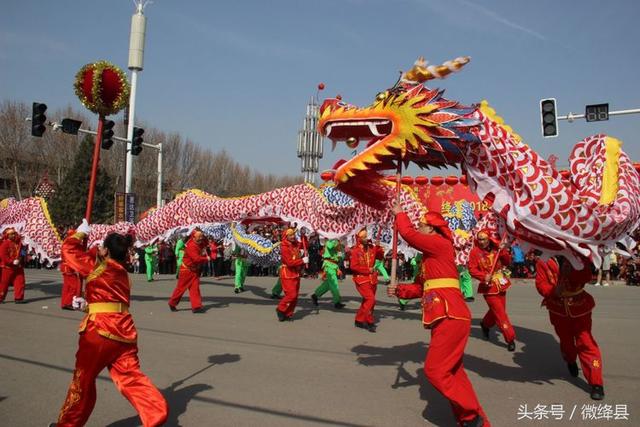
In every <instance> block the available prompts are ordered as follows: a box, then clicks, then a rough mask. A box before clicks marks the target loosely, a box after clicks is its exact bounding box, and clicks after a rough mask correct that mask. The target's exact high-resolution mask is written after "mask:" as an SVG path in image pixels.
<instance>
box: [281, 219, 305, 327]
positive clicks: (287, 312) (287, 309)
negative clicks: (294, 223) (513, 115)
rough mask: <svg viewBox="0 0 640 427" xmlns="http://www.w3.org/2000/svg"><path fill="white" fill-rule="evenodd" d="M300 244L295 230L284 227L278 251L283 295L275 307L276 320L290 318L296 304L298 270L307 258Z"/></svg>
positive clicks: (298, 285)
mask: <svg viewBox="0 0 640 427" xmlns="http://www.w3.org/2000/svg"><path fill="white" fill-rule="evenodd" d="M301 252H302V245H301V244H300V242H298V240H296V230H295V229H294V228H286V229H284V231H283V232H282V243H281V246H280V253H281V256H282V267H281V268H280V282H281V283H282V290H283V291H284V297H283V298H282V299H281V300H280V303H279V304H278V307H277V308H276V314H277V315H278V320H279V321H281V322H284V321H285V320H292V317H293V312H294V310H295V309H296V304H298V292H299V291H300V271H301V270H302V268H303V267H304V265H305V264H307V263H308V262H309V258H308V257H306V256H302V255H301Z"/></svg>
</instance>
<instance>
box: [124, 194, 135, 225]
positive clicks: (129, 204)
mask: <svg viewBox="0 0 640 427" xmlns="http://www.w3.org/2000/svg"><path fill="white" fill-rule="evenodd" d="M124 219H125V221H127V222H131V223H133V222H135V220H136V194H135V193H125V215H124Z"/></svg>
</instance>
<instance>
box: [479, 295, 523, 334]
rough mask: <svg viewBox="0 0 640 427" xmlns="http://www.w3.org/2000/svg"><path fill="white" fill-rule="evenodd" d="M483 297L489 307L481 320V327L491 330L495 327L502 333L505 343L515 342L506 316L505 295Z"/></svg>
mask: <svg viewBox="0 0 640 427" xmlns="http://www.w3.org/2000/svg"><path fill="white" fill-rule="evenodd" d="M483 296H484V300H485V301H486V302H487V305H488V306H489V311H487V314H485V315H484V318H483V319H482V326H484V327H485V328H492V327H494V326H496V325H497V326H498V328H500V330H501V331H502V335H503V336H504V340H505V341H506V342H508V343H509V342H512V341H515V339H516V331H514V330H513V325H511V321H510V320H509V315H507V293H506V292H500V293H499V294H497V295H483Z"/></svg>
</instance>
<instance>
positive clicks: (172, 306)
mask: <svg viewBox="0 0 640 427" xmlns="http://www.w3.org/2000/svg"><path fill="white" fill-rule="evenodd" d="M169 310H171V311H178V309H177V308H176V307H175V306H174V305H171V304H169Z"/></svg>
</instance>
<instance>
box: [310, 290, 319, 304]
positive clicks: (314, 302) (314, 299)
mask: <svg viewBox="0 0 640 427" xmlns="http://www.w3.org/2000/svg"><path fill="white" fill-rule="evenodd" d="M311 301H312V302H313V305H315V306H316V307H317V306H318V295H316V294H315V293H314V294H311Z"/></svg>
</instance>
